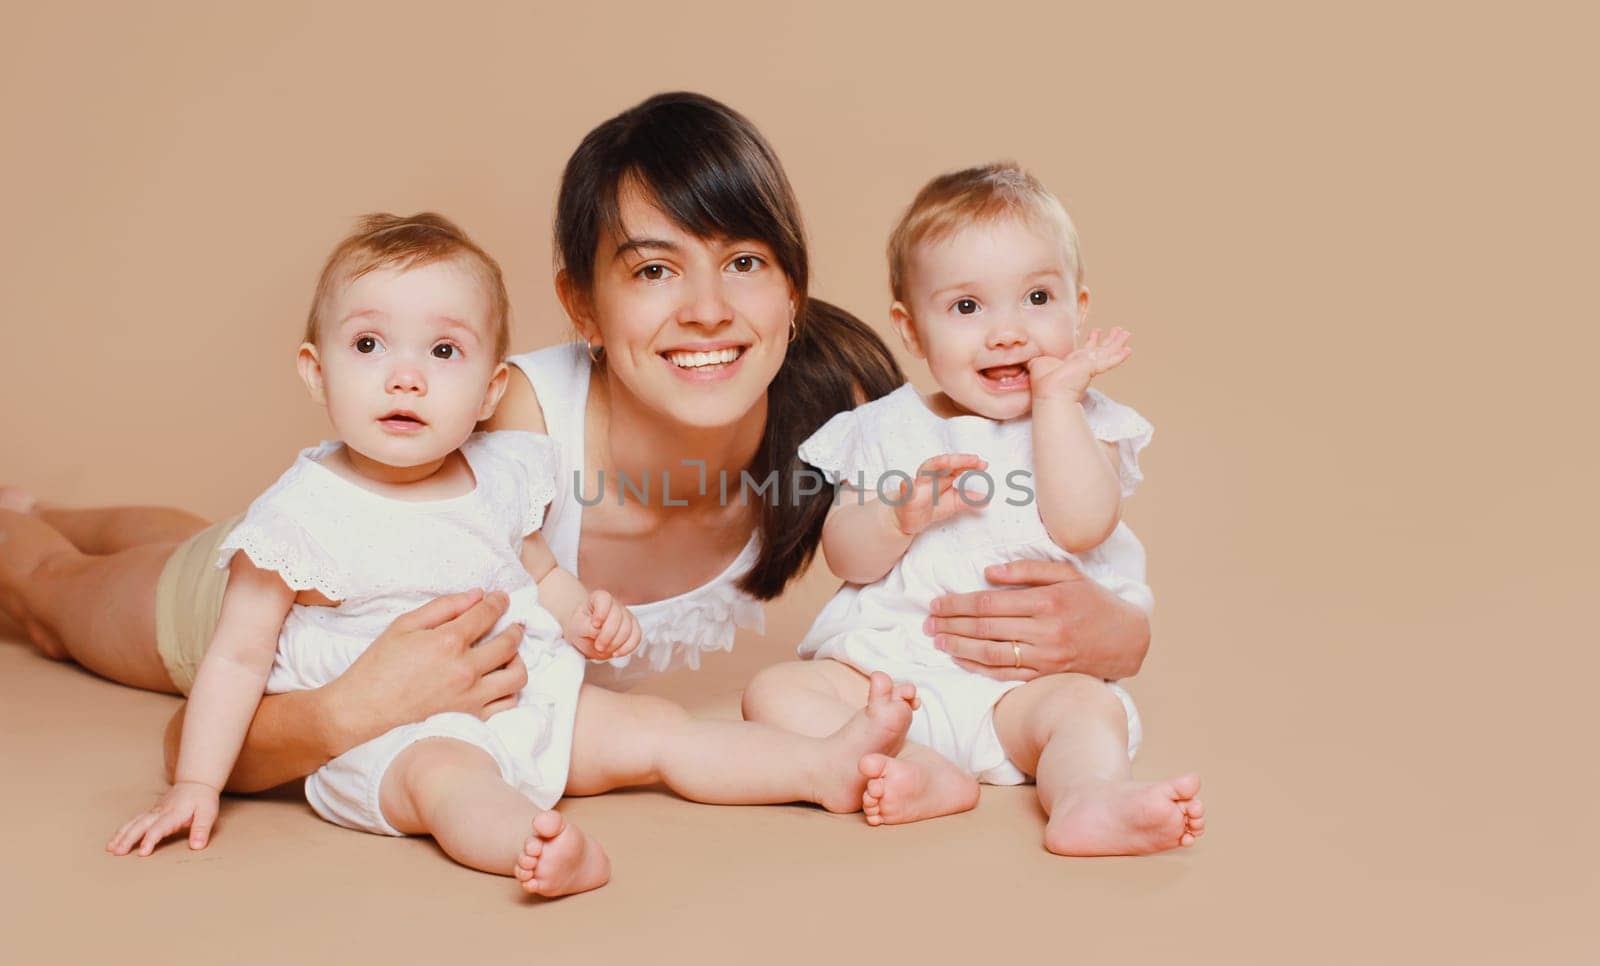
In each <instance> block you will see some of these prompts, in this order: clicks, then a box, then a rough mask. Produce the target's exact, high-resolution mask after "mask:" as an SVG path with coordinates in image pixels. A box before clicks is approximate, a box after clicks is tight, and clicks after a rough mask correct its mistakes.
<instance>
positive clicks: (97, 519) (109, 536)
mask: <svg viewBox="0 0 1600 966" xmlns="http://www.w3.org/2000/svg"><path fill="white" fill-rule="evenodd" d="M33 512H34V515H35V516H37V517H39V519H41V520H43V521H44V522H45V523H48V524H50V526H52V527H54V528H55V529H56V531H57V532H59V533H60V534H61V535H62V536H63V537H66V538H67V539H68V540H70V541H71V542H72V545H73V546H75V547H77V548H78V549H79V550H81V551H82V552H84V553H88V554H108V553H120V552H122V551H124V550H131V549H132V548H134V547H142V546H144V545H146V544H152V543H158V544H165V545H168V546H170V545H172V544H175V543H181V542H182V541H184V540H187V539H189V538H190V537H192V536H194V535H195V534H197V533H199V532H200V531H201V530H204V529H205V528H206V527H208V526H210V525H211V521H209V520H207V519H206V518H205V517H202V516H199V515H198V514H194V513H190V512H189V511H188V510H179V509H177V508H175V507H166V506H109V507H61V506H53V505H51V504H48V503H41V504H39V505H37V506H35V507H34V510H33Z"/></svg>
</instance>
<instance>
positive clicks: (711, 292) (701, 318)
mask: <svg viewBox="0 0 1600 966" xmlns="http://www.w3.org/2000/svg"><path fill="white" fill-rule="evenodd" d="M678 321H679V322H682V323H683V324H685V325H701V326H707V327H712V328H714V327H716V326H719V325H722V324H723V323H725V322H731V321H733V306H732V305H731V304H730V303H729V302H728V296H727V293H726V292H725V291H724V290H723V283H722V277H721V275H720V273H719V274H717V275H715V276H713V277H711V278H704V279H700V280H699V281H697V282H696V283H695V284H694V285H692V286H690V287H689V298H688V299H687V300H686V301H685V302H684V304H683V305H682V306H681V307H680V308H679V310H678Z"/></svg>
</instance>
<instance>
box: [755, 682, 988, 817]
mask: <svg viewBox="0 0 1600 966" xmlns="http://www.w3.org/2000/svg"><path fill="white" fill-rule="evenodd" d="M866 687H867V676H866V675H865V674H862V673H861V672H860V671H857V670H856V669H855V668H853V667H850V666H849V665H847V664H843V663H841V662H839V661H834V660H830V659H827V658H820V659H817V660H811V661H788V662H785V663H782V664H774V665H771V666H770V667H766V668H763V669H762V670H761V671H760V672H759V673H758V674H757V675H756V676H755V677H754V678H753V679H752V680H751V681H750V684H749V686H748V687H746V688H745V692H744V716H745V718H746V719H748V720H751V721H761V722H765V723H767V724H771V725H776V726H777V727H779V728H783V729H784V730H786V731H793V732H795V733H797V734H803V735H822V734H827V733H828V731H829V729H831V728H834V727H837V726H838V723H839V722H841V721H844V720H846V719H847V718H848V717H849V716H850V715H851V714H853V713H855V711H856V710H857V709H858V708H860V707H861V703H860V702H861V695H862V694H863V693H864V692H865V691H866ZM857 769H858V771H859V772H860V773H861V776H862V777H863V778H865V779H866V784H865V785H864V786H863V788H862V794H861V809H862V811H863V812H864V813H865V815H866V819H867V824H869V825H900V824H903V823H906V822H916V821H921V820H923V819H928V818H937V817H938V816H941V815H952V814H955V813H957V812H965V811H968V810H969V809H971V808H973V807H974V806H976V805H977V804H978V781H977V779H976V778H974V777H972V776H971V775H970V774H968V773H967V772H966V771H965V770H963V769H962V768H960V767H958V766H957V765H955V764H954V763H953V762H951V761H950V760H949V759H947V758H945V757H944V756H943V755H940V754H939V753H938V752H936V751H934V750H933V749H931V748H927V747H925V746H923V745H918V744H915V743H911V742H907V743H906V744H905V746H904V747H903V748H901V749H900V752H899V754H898V755H896V754H893V753H885V752H876V751H875V752H872V753H869V754H867V755H864V756H862V758H861V760H860V761H859V762H857Z"/></svg>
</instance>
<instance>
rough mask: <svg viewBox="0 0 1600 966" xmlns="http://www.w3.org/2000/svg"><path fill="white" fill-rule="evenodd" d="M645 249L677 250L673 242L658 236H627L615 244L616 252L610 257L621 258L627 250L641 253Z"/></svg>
mask: <svg viewBox="0 0 1600 966" xmlns="http://www.w3.org/2000/svg"><path fill="white" fill-rule="evenodd" d="M646 249H649V250H652V251H656V250H660V251H667V252H674V253H675V252H677V251H678V246H677V244H676V243H675V242H669V241H664V240H662V239H660V238H629V239H627V240H625V241H624V242H623V243H622V244H620V245H618V246H617V250H616V253H615V254H613V255H612V256H611V257H612V258H621V257H622V256H623V255H624V254H625V253H627V252H634V253H635V254H640V255H642V254H644V252H645V250H646Z"/></svg>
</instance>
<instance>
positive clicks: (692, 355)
mask: <svg viewBox="0 0 1600 966" xmlns="http://www.w3.org/2000/svg"><path fill="white" fill-rule="evenodd" d="M742 352H744V350H743V349H740V348H738V347H737V346H733V347H729V348H727V349H717V350H715V351H713V352H669V353H667V361H668V362H670V363H672V364H673V365H675V366H678V367H679V368H682V369H698V368H700V367H701V366H720V365H724V364H726V363H729V362H732V361H733V360H735V359H737V358H739V355H740V353H742Z"/></svg>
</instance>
